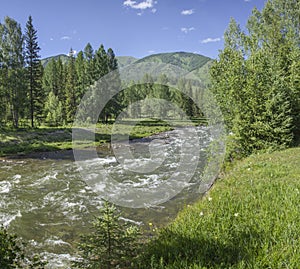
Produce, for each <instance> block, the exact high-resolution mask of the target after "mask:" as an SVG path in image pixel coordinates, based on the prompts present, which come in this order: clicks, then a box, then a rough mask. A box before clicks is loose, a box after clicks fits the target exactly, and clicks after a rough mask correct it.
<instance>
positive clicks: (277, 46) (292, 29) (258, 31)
mask: <svg viewBox="0 0 300 269" xmlns="http://www.w3.org/2000/svg"><path fill="white" fill-rule="evenodd" d="M294 4H295V1H293V0H290V1H286V3H285V4H284V5H283V4H282V2H281V1H278V0H269V1H268V2H267V3H266V5H265V7H264V8H263V10H262V11H261V12H259V11H258V10H257V9H254V10H253V13H252V16H251V17H250V18H249V20H248V24H247V30H248V31H247V32H243V31H242V30H241V29H240V27H239V25H238V24H237V23H236V22H235V21H234V20H233V19H232V20H231V22H230V24H229V27H228V29H227V31H226V32H225V35H224V36H225V47H224V49H223V51H221V53H220V55H219V59H218V60H217V61H215V62H214V64H213V65H212V67H211V81H212V83H211V89H212V91H213V92H214V93H215V95H216V98H217V100H218V102H219V105H220V107H221V109H222V112H223V115H224V118H225V121H226V124H227V127H228V130H229V131H230V132H233V136H231V138H232V139H231V140H232V141H233V144H231V145H230V146H229V148H231V149H232V152H231V156H234V155H235V156H245V155H249V154H251V153H253V152H256V151H258V150H273V149H276V148H282V147H286V146H289V145H290V144H291V142H292V140H293V139H294V138H296V139H297V136H299V131H298V130H299V108H300V103H299V97H300V86H299V76H298V75H297V74H299V44H300V42H299V35H297V33H299V29H298V28H299V27H298V28H297V25H298V26H299V8H298V9H297V11H295V10H292V8H295V6H294ZM298 4H299V3H298ZM295 22H296V23H295ZM297 57H298V58H297ZM295 66H297V67H298V71H296V70H295ZM296 73H297V74H296Z"/></svg>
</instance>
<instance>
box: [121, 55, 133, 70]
mask: <svg viewBox="0 0 300 269" xmlns="http://www.w3.org/2000/svg"><path fill="white" fill-rule="evenodd" d="M117 60H118V66H119V68H122V67H124V66H126V65H129V64H132V63H134V62H136V61H137V60H138V59H137V58H134V57H132V56H117Z"/></svg>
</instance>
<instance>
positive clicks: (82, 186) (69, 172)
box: [0, 127, 212, 268]
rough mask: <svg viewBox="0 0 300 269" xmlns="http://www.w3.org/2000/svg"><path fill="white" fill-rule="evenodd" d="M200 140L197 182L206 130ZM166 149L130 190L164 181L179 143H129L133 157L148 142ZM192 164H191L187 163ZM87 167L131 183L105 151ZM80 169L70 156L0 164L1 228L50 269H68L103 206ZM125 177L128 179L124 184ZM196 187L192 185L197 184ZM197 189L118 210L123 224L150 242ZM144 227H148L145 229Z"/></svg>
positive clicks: (171, 138)
mask: <svg viewBox="0 0 300 269" xmlns="http://www.w3.org/2000/svg"><path fill="white" fill-rule="evenodd" d="M197 132H198V133H200V137H201V139H200V140H201V141H200V142H201V150H200V151H201V154H200V162H199V165H198V168H199V169H198V171H197V172H196V173H195V175H194V178H195V179H196V181H197V179H199V177H201V171H202V170H203V167H204V166H205V165H206V161H207V158H206V151H207V148H208V146H209V145H210V142H211V141H212V139H211V137H210V132H209V128H208V127H197ZM154 138H155V139H159V140H161V141H164V143H166V144H167V145H168V148H167V150H166V152H165V153H164V154H165V156H164V164H163V165H162V167H160V168H158V169H156V170H155V171H153V172H149V173H146V174H144V175H140V176H139V175H136V176H135V183H134V184H135V185H136V186H139V184H140V185H141V186H142V185H143V184H145V182H151V184H152V186H154V187H155V186H156V184H155V183H156V182H159V181H160V180H164V179H167V178H168V176H170V174H171V173H173V171H174V169H176V166H177V162H178V161H179V160H178V159H176V156H175V154H174V152H173V149H174V150H175V148H176V147H177V146H178V145H179V144H180V143H181V137H180V136H179V135H178V134H176V132H174V131H170V132H166V133H163V134H159V135H157V136H152V137H150V138H146V139H138V140H134V141H132V142H131V143H130V145H131V146H132V147H134V148H135V150H136V151H138V149H139V148H145V146H146V147H147V145H148V144H149V142H150V141H151V140H153V139H154ZM191 161H192V160H191ZM86 162H87V163H89V164H90V165H91V166H92V165H93V164H97V163H101V164H102V166H103V167H104V169H105V170H106V171H107V172H108V173H111V174H112V175H113V176H114V177H119V178H120V179H122V180H125V181H126V180H127V181H128V180H129V179H130V180H132V175H130V174H128V175H126V173H124V171H123V169H124V168H122V167H121V165H120V164H119V163H118V161H117V159H116V158H115V157H114V155H113V152H112V151H111V150H110V148H109V147H108V146H102V147H101V148H100V149H99V150H98V158H96V159H88V160H86ZM79 171H80V167H79V166H78V165H76V164H75V162H74V160H73V158H72V151H69V152H58V153H40V154H36V155H28V156H23V157H18V158H16V157H14V158H4V159H2V160H0V224H3V225H4V226H8V227H9V229H10V230H11V231H12V232H14V233H16V234H17V235H18V236H21V237H22V238H23V239H24V240H25V241H27V242H28V247H29V248H30V249H31V250H32V251H34V252H37V253H40V254H41V256H42V257H44V258H46V259H47V260H48V261H49V265H48V267H49V268H69V264H70V261H71V260H72V259H75V248H76V244H75V242H76V241H77V240H78V239H79V235H80V234H84V233H87V232H88V231H89V227H90V223H91V221H92V220H93V218H94V216H95V215H97V212H98V209H99V208H100V207H101V204H102V200H101V197H100V196H99V194H98V193H96V192H94V190H93V189H92V188H91V186H89V185H88V184H86V181H84V180H83V178H82V176H81V174H80V173H79ZM129 177H130V178H129ZM196 181H195V182H196ZM199 196H200V194H199V193H198V192H197V186H196V185H195V184H194V183H193V180H191V182H190V184H188V185H187V186H186V188H185V189H184V190H183V191H182V192H181V193H180V194H179V195H177V196H175V197H174V198H172V199H170V200H169V201H167V202H165V203H163V204H161V205H157V206H154V207H149V208H140V209H133V208H132V209H130V208H125V207H124V208H120V209H121V214H122V216H123V217H124V218H125V219H128V220H131V221H134V222H136V223H138V224H139V225H141V226H142V228H143V229H145V230H146V231H147V229H148V233H147V234H149V236H151V230H150V228H151V227H153V226H154V227H160V226H162V225H165V224H167V223H168V222H170V220H172V219H174V217H175V216H176V214H177V213H178V211H179V210H180V209H182V208H183V207H184V206H185V205H187V204H189V203H192V202H193V201H195V200H196V199H199ZM149 222H151V223H153V226H151V227H150V226H149Z"/></svg>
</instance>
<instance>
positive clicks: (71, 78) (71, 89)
mask: <svg viewBox="0 0 300 269" xmlns="http://www.w3.org/2000/svg"><path fill="white" fill-rule="evenodd" d="M69 57H70V59H69V62H68V65H67V78H66V103H65V104H66V115H67V121H68V122H72V121H73V119H74V116H75V113H76V110H77V105H78V92H77V87H76V86H77V74H76V67H75V56H74V51H73V49H72V48H71V50H70V53H69Z"/></svg>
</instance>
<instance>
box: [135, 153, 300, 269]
mask: <svg viewBox="0 0 300 269" xmlns="http://www.w3.org/2000/svg"><path fill="white" fill-rule="evenodd" d="M299 201H300V148H293V149H288V150H285V151H280V152H275V153H272V154H262V155H254V156H251V157H249V158H247V159H245V160H243V161H240V162H239V163H238V164H236V165H235V166H234V167H233V168H232V169H231V170H230V172H229V173H228V174H227V175H226V176H224V177H223V178H222V179H220V180H219V181H218V182H217V183H216V184H215V185H214V187H213V188H212V189H211V190H210V191H209V192H208V193H207V195H206V196H205V198H204V199H203V200H201V201H199V202H198V203H196V204H194V205H192V206H189V205H187V207H186V208H185V210H183V211H182V212H181V213H180V214H179V215H178V217H177V219H176V220H175V221H174V222H173V223H171V224H170V225H169V226H168V227H166V228H164V229H163V230H161V231H160V232H159V234H158V235H157V237H156V239H154V240H153V241H151V242H150V243H149V244H148V246H147V248H146V250H145V253H144V255H143V257H142V259H141V260H142V262H141V264H140V266H139V268H174V269H175V268H176V269H178V268H194V269H195V268H203V269H204V268H226V269H228V268H293V269H296V268H300V267H299V266H300V204H299Z"/></svg>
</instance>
